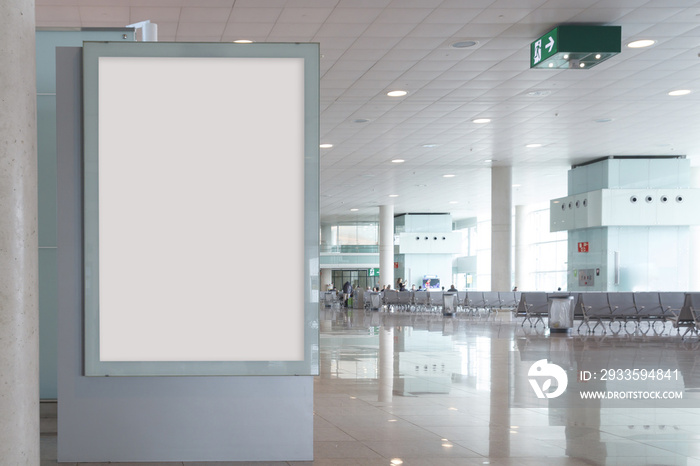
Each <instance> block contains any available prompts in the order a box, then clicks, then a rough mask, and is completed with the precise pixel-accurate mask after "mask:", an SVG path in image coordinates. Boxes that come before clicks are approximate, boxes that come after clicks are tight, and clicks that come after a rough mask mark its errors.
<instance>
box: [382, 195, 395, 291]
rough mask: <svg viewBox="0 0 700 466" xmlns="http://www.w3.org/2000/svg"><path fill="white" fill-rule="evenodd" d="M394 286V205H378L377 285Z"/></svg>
mask: <svg viewBox="0 0 700 466" xmlns="http://www.w3.org/2000/svg"><path fill="white" fill-rule="evenodd" d="M384 285H391V287H392V288H394V206H393V205H382V206H379V287H380V288H381V287H382V286H384Z"/></svg>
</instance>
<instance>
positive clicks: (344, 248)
mask: <svg viewBox="0 0 700 466" xmlns="http://www.w3.org/2000/svg"><path fill="white" fill-rule="evenodd" d="M321 253H331V254H378V253H379V246H377V245H376V244H342V245H339V246H324V245H322V246H321Z"/></svg>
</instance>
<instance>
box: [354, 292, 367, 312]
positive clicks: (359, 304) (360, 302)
mask: <svg viewBox="0 0 700 466" xmlns="http://www.w3.org/2000/svg"><path fill="white" fill-rule="evenodd" d="M353 307H354V308H355V309H362V308H363V307H365V290H363V289H362V288H356V289H355V296H354V300H353Z"/></svg>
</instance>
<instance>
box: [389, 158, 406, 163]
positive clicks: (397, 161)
mask: <svg viewBox="0 0 700 466" xmlns="http://www.w3.org/2000/svg"><path fill="white" fill-rule="evenodd" d="M404 162H405V160H404V159H394V160H392V161H391V163H404Z"/></svg>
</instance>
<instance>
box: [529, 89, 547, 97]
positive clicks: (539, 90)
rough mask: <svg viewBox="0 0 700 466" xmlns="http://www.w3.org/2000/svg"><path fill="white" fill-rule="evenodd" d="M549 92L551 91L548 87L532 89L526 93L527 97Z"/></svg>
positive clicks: (544, 94)
mask: <svg viewBox="0 0 700 466" xmlns="http://www.w3.org/2000/svg"><path fill="white" fill-rule="evenodd" d="M551 93H552V91H550V90H549V89H535V90H534V91H528V92H527V94H526V95H527V96H529V97H546V96H548V95H550V94H551Z"/></svg>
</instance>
